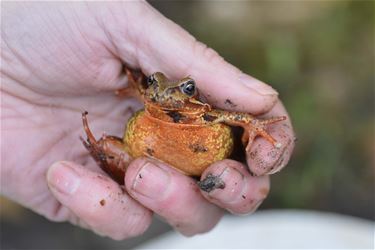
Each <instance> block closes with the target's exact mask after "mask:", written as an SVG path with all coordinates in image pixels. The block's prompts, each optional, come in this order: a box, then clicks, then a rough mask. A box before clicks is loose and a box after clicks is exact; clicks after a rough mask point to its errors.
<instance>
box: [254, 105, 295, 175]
mask: <svg viewBox="0 0 375 250" xmlns="http://www.w3.org/2000/svg"><path fill="white" fill-rule="evenodd" d="M265 116H266V117H274V116H287V117H288V118H287V119H286V120H285V121H282V122H277V123H274V124H272V125H269V126H268V127H267V131H268V132H269V133H270V134H271V135H272V136H273V137H274V138H275V139H276V140H277V141H278V142H279V143H281V145H282V146H281V147H280V148H276V147H274V146H273V145H272V144H271V143H269V142H268V141H266V140H265V139H264V138H263V137H257V138H256V139H255V140H254V142H253V144H252V146H251V149H250V153H249V154H248V155H247V163H248V166H249V167H250V170H251V172H252V173H254V174H255V175H264V174H273V173H276V172H278V171H280V170H281V169H282V168H283V167H285V166H286V164H287V163H288V161H289V159H290V157H291V154H292V152H293V148H294V144H295V140H296V137H295V134H294V131H293V127H292V124H291V121H290V118H289V116H288V114H287V112H286V110H285V108H284V106H283V105H282V104H281V102H278V103H277V104H276V106H275V107H274V108H273V109H272V110H271V111H270V112H268V113H267V114H266V115H265Z"/></svg>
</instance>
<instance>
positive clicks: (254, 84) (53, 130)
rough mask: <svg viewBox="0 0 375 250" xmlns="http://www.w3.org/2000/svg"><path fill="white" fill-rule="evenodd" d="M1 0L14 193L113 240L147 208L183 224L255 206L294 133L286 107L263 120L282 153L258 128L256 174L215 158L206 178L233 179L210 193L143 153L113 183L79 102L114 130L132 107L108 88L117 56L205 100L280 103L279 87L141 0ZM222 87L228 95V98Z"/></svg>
mask: <svg viewBox="0 0 375 250" xmlns="http://www.w3.org/2000/svg"><path fill="white" fill-rule="evenodd" d="M2 8H3V9H2V10H3V11H2V13H3V17H2V21H3V22H2V26H1V29H2V36H1V39H2V43H1V46H2V48H1V60H2V65H1V77H2V79H1V80H2V82H1V83H2V84H1V98H2V99H1V122H2V123H1V131H2V136H1V192H2V194H3V195H5V196H7V197H9V198H10V199H12V200H14V201H16V202H18V203H20V204H22V205H23V206H26V207H28V208H30V209H32V210H34V211H35V212H37V213H39V214H41V215H43V216H45V217H47V218H49V219H51V220H54V221H70V222H72V223H74V224H78V225H80V226H82V227H85V228H89V229H91V230H93V231H95V232H96V233H98V234H100V235H106V236H109V237H111V238H113V239H118V240H119V239H126V238H129V237H132V236H136V235H140V234H142V233H143V232H144V231H145V230H146V229H147V227H148V226H149V224H150V222H151V218H152V214H153V213H154V212H155V213H157V214H159V215H160V216H161V217H163V218H165V220H166V221H167V222H168V223H170V224H171V225H172V226H174V227H175V228H176V230H178V231H179V232H181V233H183V234H185V235H194V234H197V233H201V232H206V231H208V230H210V229H211V228H212V227H213V226H214V225H215V224H216V223H217V222H218V221H219V219H220V217H221V216H222V213H223V209H226V210H228V211H231V212H232V213H235V214H245V213H250V212H252V211H254V210H255V209H256V207H257V206H258V205H259V204H260V202H261V201H262V200H263V199H264V198H265V197H266V195H267V193H268V190H269V178H268V176H267V175H268V174H270V173H274V172H277V171H279V170H280V169H282V168H283V167H284V166H285V165H286V163H287V162H288V160H289V158H290V154H291V152H292V150H293V138H294V136H293V131H292V128H291V124H290V123H289V121H290V119H287V121H285V122H282V123H280V124H275V125H274V127H271V128H270V129H269V131H270V133H271V134H272V135H273V136H274V137H275V139H277V140H279V141H281V142H282V144H283V148H282V149H281V150H280V152H279V153H275V152H274V151H272V148H271V145H268V144H267V142H266V141H264V140H263V139H261V138H259V139H257V140H256V141H255V143H254V144H253V146H252V149H251V152H250V154H249V155H248V164H249V166H250V168H251V171H252V172H253V173H255V174H257V175H262V176H259V177H253V176H251V175H250V174H249V172H248V171H247V167H246V166H244V165H243V164H241V163H238V162H235V161H231V160H224V161H220V162H217V163H215V164H213V165H212V166H210V167H209V168H208V169H207V170H206V172H205V173H203V176H202V178H205V176H206V175H207V174H208V173H211V174H213V175H221V179H222V180H223V181H224V182H225V183H226V187H228V188H224V189H215V190H213V191H211V192H210V193H207V192H203V191H199V189H198V188H197V186H196V184H195V182H194V181H193V180H192V179H190V178H189V177H186V176H183V175H181V174H180V173H178V172H176V171H174V170H173V169H171V168H170V167H168V166H167V165H165V164H162V163H160V162H155V161H153V160H150V159H145V158H141V159H138V160H135V161H133V162H132V163H131V164H130V166H129V168H128V170H127V173H126V177H125V183H127V184H126V186H125V187H121V186H119V185H118V184H117V183H115V182H114V181H112V180H111V179H110V178H108V177H107V176H106V175H105V174H104V173H103V172H101V170H100V169H99V168H98V167H97V166H96V164H95V163H94V162H93V160H91V158H90V157H89V155H88V154H87V151H86V149H85V148H84V147H82V145H81V143H80V141H79V139H78V138H79V136H80V135H82V134H83V131H82V124H81V121H80V115H81V112H82V111H83V110H89V111H90V117H91V120H90V121H91V124H90V125H91V128H92V129H93V130H94V132H95V133H101V132H103V131H106V132H108V133H111V134H121V131H122V129H123V128H122V127H123V124H124V123H125V121H126V119H128V118H129V116H130V115H131V113H132V112H133V110H134V109H137V108H139V104H138V103H137V102H136V101H135V100H133V99H128V100H125V101H124V100H120V99H118V98H116V97H114V96H113V91H114V90H116V89H119V88H120V87H123V86H124V85H125V84H126V77H125V75H124V74H123V70H122V65H123V64H124V63H126V64H127V65H129V66H130V67H133V68H139V69H141V70H142V71H143V72H144V73H145V74H150V73H151V72H154V71H162V72H165V73H166V74H167V75H168V77H171V78H177V79H178V78H181V77H183V76H185V75H187V74H190V75H192V77H194V79H196V81H197V82H200V83H202V84H203V83H204V85H201V86H199V89H200V90H201V91H202V93H203V94H205V96H206V97H207V100H208V102H210V103H211V104H212V105H215V106H217V107H221V108H226V109H231V110H236V111H245V112H249V113H253V114H261V113H266V116H283V115H287V114H286V111H285V110H284V108H283V106H282V104H281V103H280V101H279V100H278V98H277V93H276V92H275V91H274V90H273V89H272V88H270V87H269V86H267V85H265V84H263V83H261V82H259V81H258V80H256V79H254V78H251V77H250V76H247V75H245V74H242V73H241V72H240V71H239V70H238V69H236V68H235V67H233V66H231V65H229V64H228V63H226V62H225V61H224V60H223V59H222V58H221V57H219V56H218V55H217V53H215V52H214V51H213V50H211V49H208V48H207V47H206V46H205V45H203V44H201V43H199V42H197V41H196V40H195V39H194V38H193V37H192V36H190V35H189V34H188V33H186V32H185V31H184V30H182V29H181V28H180V27H178V26H177V25H175V24H173V23H172V22H171V21H169V20H168V19H166V18H164V17H163V16H162V15H160V14H159V13H158V12H157V11H155V10H154V9H153V8H152V7H150V6H149V5H148V4H147V3H145V2H130V3H108V4H105V5H103V4H100V3H90V4H85V3H74V4H73V3H51V4H49V3H48V4H47V3H43V4H38V3H30V4H23V3H5V4H3V5H2ZM140 15H141V16H142V19H139V16H140ZM145 34H147V36H146V35H145ZM155 37H161V38H164V39H154V38H155ZM166 38H168V39H167V40H166ZM166 44H167V45H168V46H166ZM176 51H177V52H178V53H176ZM181 58H184V60H180V59H181ZM229 84H230V88H228V87H226V86H229ZM228 96H229V97H230V100H231V101H232V102H233V103H234V104H235V106H234V105H229V106H228V102H226V99H227V98H228ZM233 103H232V104H233ZM267 145H268V146H267ZM61 161H63V162H61ZM141 174H142V178H139V177H140V175H141ZM234 183H236V188H237V189H238V190H237V192H236V193H235V195H234V194H233V193H231V190H234V189H233V188H231V187H232V186H233V185H234ZM233 187H234V186H233ZM239 188H240V189H239ZM160 190H165V192H164V193H163V192H159V191H160ZM153 192H154V193H153ZM155 192H158V193H157V195H156V194H155ZM244 197H245V198H244Z"/></svg>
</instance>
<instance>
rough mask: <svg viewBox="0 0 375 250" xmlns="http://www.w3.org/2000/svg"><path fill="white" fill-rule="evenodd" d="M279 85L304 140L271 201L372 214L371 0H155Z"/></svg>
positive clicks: (228, 57)
mask: <svg viewBox="0 0 375 250" xmlns="http://www.w3.org/2000/svg"><path fill="white" fill-rule="evenodd" d="M151 4H152V5H154V6H155V7H156V8H158V9H159V10H160V11H161V12H162V13H163V14H164V15H166V16H167V17H169V18H170V19H172V20H173V21H175V22H176V23H178V24H180V25H181V26H182V27H184V28H185V29H187V30H188V31H189V32H190V33H191V34H193V35H194V36H195V37H196V38H197V39H198V40H200V41H202V42H204V43H206V44H207V45H208V46H210V47H212V48H214V49H215V50H217V51H218V52H219V53H220V54H221V55H222V56H223V57H224V58H225V59H226V60H227V61H229V62H231V63H232V64H234V65H236V66H237V67H239V68H240V69H241V70H243V71H244V72H246V73H249V74H251V75H253V76H255V77H257V78H259V79H262V80H263V81H265V82H267V83H269V84H271V85H272V86H274V87H275V88H276V89H277V90H278V91H279V93H280V98H281V99H282V100H283V102H284V104H285V106H286V107H287V110H288V111H289V113H290V116H291V119H292V120H293V124H294V126H295V130H296V133H297V136H298V142H297V146H296V150H295V153H294V155H293V158H292V160H291V162H290V164H289V166H288V167H287V168H286V169H285V170H284V171H282V172H281V173H279V174H277V175H275V176H274V177H272V180H273V182H272V185H273V189H272V191H271V195H270V198H269V199H268V200H267V202H266V203H265V205H264V206H263V208H271V207H272V208H277V207H285V208H306V209H320V210H326V211H334V212H340V213H345V214H351V215H356V216H361V217H365V218H372V219H374V166H375V162H374V149H375V147H374V139H375V135H374V123H375V119H374V107H375V105H374V44H375V43H374V24H375V23H374V2H373V1H193V2H191V1H152V2H151Z"/></svg>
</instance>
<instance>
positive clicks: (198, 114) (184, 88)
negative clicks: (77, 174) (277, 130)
mask: <svg viewBox="0 0 375 250" xmlns="http://www.w3.org/2000/svg"><path fill="white" fill-rule="evenodd" d="M126 75H127V79H128V85H127V87H124V88H122V89H119V90H117V91H116V95H117V96H132V97H136V98H137V99H138V100H140V101H141V102H142V103H143V104H144V108H143V109H141V110H139V111H137V112H135V113H134V114H133V116H132V117H131V118H130V119H129V120H128V122H127V124H126V126H125V130H124V134H123V136H122V137H117V136H112V135H106V134H103V135H102V137H101V138H100V139H99V140H97V139H96V138H95V136H94V135H93V133H92V132H91V130H90V128H89V124H88V118H87V115H88V113H87V112H83V113H82V121H83V129H84V131H85V133H86V140H84V139H83V138H81V140H82V142H83V144H84V146H85V147H86V149H87V150H88V151H89V153H90V154H91V156H92V157H93V158H94V159H95V161H96V162H97V163H98V165H99V166H100V167H101V168H102V169H103V170H104V171H105V172H106V173H108V174H109V175H110V176H111V177H112V178H113V179H114V180H115V181H117V182H118V183H120V184H124V176H125V172H126V169H127V167H128V166H129V164H130V162H131V161H132V160H133V159H135V158H138V157H150V158H154V159H156V160H159V161H162V162H165V163H167V164H169V165H170V166H171V167H173V168H175V169H177V170H178V171H179V172H181V173H182V174H185V175H188V176H193V177H194V176H195V177H199V176H200V175H201V174H202V173H203V172H204V170H205V169H206V168H207V167H208V166H210V165H211V164H212V163H214V162H217V161H220V160H223V159H226V158H228V157H229V156H230V155H231V153H232V151H233V147H234V136H233V132H232V127H234V126H239V127H242V128H243V134H242V137H241V141H242V144H243V145H244V148H245V151H246V152H247V153H250V149H251V145H252V143H253V142H254V139H255V138H256V137H258V136H261V137H263V138H265V139H266V140H267V141H268V142H269V143H271V144H272V145H273V146H274V147H275V148H281V147H282V145H281V143H279V142H278V141H277V140H276V139H274V138H273V137H272V136H271V135H270V134H269V133H268V132H267V131H266V128H267V126H268V125H270V124H273V123H276V122H279V121H283V120H285V119H286V117H285V116H280V117H271V118H267V119H260V118H257V117H255V116H253V115H251V114H249V113H246V112H235V111H228V110H223V109H218V108H214V107H213V106H212V105H210V104H209V103H207V102H206V101H204V99H203V98H202V95H201V94H200V92H199V89H198V87H197V84H196V82H195V80H194V79H193V78H191V77H190V76H188V77H184V78H182V79H179V80H170V79H168V78H167V76H166V75H165V74H163V73H161V72H155V73H153V74H151V75H149V76H148V77H146V76H145V75H144V74H142V73H139V72H134V71H131V70H126Z"/></svg>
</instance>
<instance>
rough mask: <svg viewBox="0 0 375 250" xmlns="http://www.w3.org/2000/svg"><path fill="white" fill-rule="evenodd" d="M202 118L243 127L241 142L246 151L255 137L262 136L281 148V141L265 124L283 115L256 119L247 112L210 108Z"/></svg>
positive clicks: (273, 121) (277, 119)
mask: <svg viewBox="0 0 375 250" xmlns="http://www.w3.org/2000/svg"><path fill="white" fill-rule="evenodd" d="M203 119H204V120H205V121H207V122H213V123H221V122H222V123H226V124H228V125H230V126H240V127H242V128H243V129H244V133H243V135H242V143H243V144H244V145H247V146H246V152H249V151H250V147H251V144H252V142H253V141H254V139H255V137H257V136H262V137H263V138H265V139H266V140H267V141H269V142H270V143H271V144H272V145H274V147H276V148H281V146H282V145H281V143H280V142H278V141H276V140H275V139H274V138H273V137H272V136H271V135H270V134H269V133H268V132H267V131H266V126H267V125H269V124H273V123H276V122H279V121H283V120H285V119H286V117H285V116H280V117H273V118H269V119H257V118H255V117H254V116H252V115H250V114H248V113H242V112H228V111H224V110H212V111H209V112H207V113H206V114H205V115H204V116H203Z"/></svg>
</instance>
